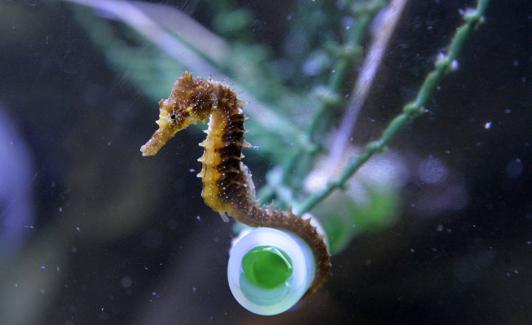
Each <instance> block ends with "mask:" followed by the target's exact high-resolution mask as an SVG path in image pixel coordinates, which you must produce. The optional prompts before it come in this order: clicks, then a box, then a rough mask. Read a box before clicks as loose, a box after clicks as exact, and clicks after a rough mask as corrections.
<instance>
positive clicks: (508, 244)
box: [0, 0, 532, 324]
mask: <svg viewBox="0 0 532 325" xmlns="http://www.w3.org/2000/svg"><path fill="white" fill-rule="evenodd" d="M75 2H76V1H38V0H0V77H1V81H0V324H100V323H102V324H106V323H107V324H197V323H212V324H226V323H228V324H235V323H238V324H248V323H253V324H255V323H257V324H261V323H268V324H270V323H273V324H293V323H298V322H305V323H309V324H322V323H327V324H346V323H353V324H354V323H358V324H455V323H463V324H528V323H531V322H532V316H531V315H530V312H529V311H530V309H531V308H532V186H531V185H532V169H531V167H530V166H531V165H530V163H531V160H532V112H531V109H532V4H530V3H528V2H527V1H524V0H523V1H518V0H512V1H491V2H490V5H489V7H488V9H487V11H486V13H485V15H484V22H483V23H482V24H480V25H479V26H478V28H477V29H476V30H475V31H474V33H473V34H472V35H471V37H470V38H469V39H468V40H467V42H466V43H465V44H464V46H463V48H462V51H461V53H460V54H459V57H458V59H457V63H456V66H455V67H454V68H453V69H454V71H452V73H449V74H448V75H446V76H445V78H444V79H443V81H442V82H441V83H440V85H439V86H438V88H436V91H435V92H434V94H433V96H432V97H431V98H430V100H429V103H428V104H427V106H426V112H425V113H424V114H423V115H422V116H420V117H419V118H418V119H416V120H415V121H414V122H413V123H411V124H409V125H408V126H407V127H406V128H405V129H404V130H402V131H401V132H399V133H398V134H397V135H396V136H395V138H394V139H393V141H392V143H391V144H390V145H389V146H388V149H387V150H386V151H385V152H384V153H383V154H382V155H380V156H375V159H379V157H381V158H380V159H381V160H382V159H388V160H386V161H387V162H388V164H385V165H384V167H382V165H379V164H374V165H372V164H371V160H370V162H368V164H367V166H365V168H366V171H365V172H364V169H362V170H361V173H360V174H364V173H366V174H371V171H373V172H375V173H384V174H386V175H388V176H387V177H388V178H386V177H385V178H384V179H385V180H386V181H385V182H384V183H379V185H378V186H375V187H371V186H372V185H368V183H365V181H364V178H363V175H362V176H360V177H359V179H357V181H358V182H361V183H362V184H363V185H364V186H366V185H367V186H370V187H371V190H370V191H369V192H371V193H373V194H375V193H377V194H375V196H372V198H378V200H379V201H377V199H375V200H376V201H372V202H377V203H375V204H374V205H370V206H369V207H366V208H360V205H357V202H360V200H361V199H360V198H359V197H357V193H358V192H357V191H356V189H357V187H356V184H355V185H353V184H352V185H353V188H354V190H353V191H352V192H348V194H346V195H347V196H349V195H352V197H349V198H348V199H350V200H352V201H353V203H352V204H353V205H350V206H349V208H348V209H347V208H346V209H347V211H346V212H345V211H343V210H342V211H340V210H341V209H339V208H338V207H339V205H338V202H339V201H334V199H336V200H341V199H342V197H340V196H336V197H331V198H330V200H329V201H324V202H323V204H321V205H320V206H318V208H317V209H316V210H315V212H319V213H320V214H321V215H324V216H327V217H328V215H329V214H330V215H331V217H330V218H334V214H342V213H344V214H350V213H352V214H353V215H356V218H359V219H356V221H355V222H353V225H352V227H354V228H355V229H356V230H353V231H350V232H349V234H348V235H345V238H344V240H343V241H342V242H340V243H339V244H338V246H337V247H336V248H335V249H336V251H335V254H334V256H333V258H332V273H331V276H330V278H329V280H328V282H327V283H326V284H325V285H324V287H322V288H321V290H320V291H319V292H318V293H317V294H316V295H315V296H313V297H311V298H310V299H309V300H308V301H304V302H303V303H301V304H299V305H297V306H296V307H295V308H294V309H292V310H290V311H288V312H286V313H284V314H281V315H278V316H272V317H263V316H258V315H254V314H252V313H250V312H248V311H246V310H245V309H244V308H242V307H241V306H240V305H239V304H238V303H237V302H236V301H235V299H234V298H233V296H232V295H231V292H230V291H229V288H228V285H227V275H226V268H227V259H228V251H229V248H230V246H231V240H232V238H233V237H234V236H235V229H234V227H233V225H232V223H225V222H223V221H222V220H221V219H220V217H219V216H218V214H216V213H214V212H212V211H211V210H210V209H209V208H208V207H207V206H205V204H204V203H203V200H202V198H201V196H200V193H201V182H200V181H199V179H198V178H196V174H197V173H198V172H199V169H200V164H199V163H198V162H197V161H196V159H197V158H198V157H199V156H200V155H201V148H200V147H198V145H197V144H198V143H199V142H200V141H202V139H203V134H202V133H201V132H197V130H191V131H190V132H188V133H187V134H186V135H181V136H180V137H179V139H176V140H174V141H172V142H171V143H169V144H168V145H167V147H165V149H164V150H162V151H161V152H160V153H159V154H158V155H157V156H156V157H155V158H149V159H148V158H143V157H142V156H141V154H140V152H139V148H140V146H141V145H142V144H143V143H145V142H146V140H147V139H148V138H149V136H151V134H152V132H153V130H154V127H155V126H154V121H155V119H156V114H157V109H158V105H157V102H158V100H159V99H160V98H165V97H167V96H168V93H169V92H170V87H171V86H172V83H173V81H174V80H175V79H176V78H177V77H179V76H180V75H181V73H182V72H183V71H184V70H187V69H188V70H191V71H192V72H193V73H194V74H195V75H199V76H202V77H205V78H208V77H209V76H213V77H216V78H217V79H218V77H221V78H222V79H223V80H222V81H227V82H228V84H229V85H238V91H237V93H238V94H239V96H240V95H241V94H242V95H243V96H245V102H246V103H245V107H244V110H245V112H246V113H247V111H246V109H247V107H248V106H249V111H250V112H251V113H248V114H249V115H250V119H249V120H248V121H249V136H250V139H251V140H250V141H251V142H252V144H253V145H254V146H256V147H255V148H251V149H249V150H247V151H246V156H247V158H246V159H245V162H246V164H247V165H248V167H249V168H250V170H251V171H252V172H253V178H254V181H255V184H256V186H257V190H258V191H259V193H264V192H260V189H261V188H264V187H268V186H269V189H271V190H272V191H273V192H275V190H276V186H277V185H275V184H276V183H275V181H272V178H275V177H274V176H275V175H276V174H275V171H276V170H279V168H282V166H286V161H285V160H286V158H287V157H288V156H289V155H290V154H291V153H293V152H295V151H297V150H299V149H297V148H298V147H297V145H298V144H297V143H298V142H297V141H298V140H297V139H298V138H297V132H296V131H293V130H290V129H283V128H282V127H278V128H277V129H275V126H272V127H271V128H269V127H268V125H269V124H268V122H269V121H268V118H264V116H269V115H264V114H263V115H261V114H260V113H252V112H260V110H259V108H260V107H259V105H258V104H257V103H259V102H260V103H264V107H266V108H267V109H270V108H272V107H273V108H272V111H273V112H275V114H277V115H275V116H281V117H283V118H284V119H286V120H288V121H292V123H293V124H294V125H295V126H298V127H300V128H301V129H305V127H306V126H307V124H308V121H309V118H310V117H309V114H310V113H311V112H312V111H313V110H314V109H315V107H317V106H319V105H321V104H319V103H320V100H322V101H323V100H324V99H323V96H325V97H326V96H328V95H330V94H325V95H323V93H320V91H322V90H323V89H322V88H323V87H322V85H326V84H327V82H328V80H329V77H330V76H331V75H333V74H334V73H336V72H337V71H336V70H335V68H334V67H335V62H336V61H335V60H340V59H341V58H342V56H341V55H339V54H338V53H336V52H335V50H334V47H335V44H336V45H337V43H341V42H342V39H343V37H344V36H345V34H344V33H348V31H349V30H351V29H354V28H355V27H356V24H357V16H356V15H355V16H350V15H349V13H348V12H347V11H346V10H344V9H345V8H346V6H348V5H351V3H352V2H355V3H362V4H364V3H377V2H378V1H347V0H346V1H325V0H315V1H310V0H309V1H304V0H301V1H296V0H287V1H257V0H246V1H229V0H224V1H149V2H142V3H141V2H134V3H133V2H132V3H133V5H134V8H140V10H141V12H144V13H147V14H148V16H149V17H150V18H151V19H152V21H154V22H156V23H157V24H159V25H160V26H164V28H163V29H164V30H172V29H174V30H176V31H178V32H176V33H177V34H176V35H177V36H175V37H176V39H181V40H183V39H184V40H183V42H182V43H180V44H182V45H183V46H184V48H185V49H186V48H193V49H195V51H196V53H200V54H201V55H202V57H206V58H208V61H209V62H210V64H211V65H202V64H194V62H196V61H194V60H195V57H192V58H191V57H188V56H183V57H182V58H183V61H179V58H176V57H172V56H171V55H168V53H165V52H164V48H162V47H161V46H158V45H157V44H155V45H154V43H150V42H149V40H146V39H144V38H142V37H140V36H139V34H138V31H137V32H132V31H131V28H132V26H134V25H135V24H134V23H135V22H138V21H139V20H135V17H138V16H131V17H133V18H131V19H132V21H130V22H129V23H128V22H127V21H126V22H124V20H122V19H119V18H117V17H118V16H116V15H115V16H114V15H112V14H111V13H110V12H108V11H106V10H105V8H99V9H94V8H89V7H90V6H89V7H88V6H81V5H80V4H79V3H78V4H76V3H75ZM79 2H83V1H79ZM112 2H113V1H110V2H105V1H103V2H101V3H107V4H109V3H112ZM93 3H99V1H94V2H93ZM385 3H386V2H383V5H384V4H385ZM475 3H476V2H475V1H438V0H431V1H415V0H410V1H407V2H406V5H405V7H404V9H403V12H402V14H401V16H400V17H399V20H398V23H397V25H396V26H395V27H394V30H393V33H392V34H391V38H390V41H389V43H388V44H387V46H386V51H385V54H384V56H383V58H382V62H381V63H380V65H379V67H378V72H377V74H376V79H375V82H374V83H372V84H371V90H370V91H369V93H368V95H367V98H366V100H365V102H364V105H363V106H362V109H361V111H360V114H359V115H358V120H357V123H356V127H354V128H353V130H350V135H351V136H350V137H349V142H350V144H349V149H345V150H344V151H345V153H346V154H349V155H356V152H357V150H358V149H357V148H360V146H363V145H364V144H366V143H368V142H369V141H371V140H373V139H375V138H377V137H378V136H379V135H380V132H381V131H382V129H384V128H385V126H386V125H387V124H388V123H389V121H390V120H391V119H393V117H394V116H396V115H397V114H398V113H400V112H401V109H402V107H403V105H404V104H405V103H407V102H408V101H410V100H411V99H412V98H414V97H415V96H416V93H417V91H418V88H419V85H420V84H421V83H422V81H423V79H424V78H425V75H426V74H427V73H428V72H429V71H430V70H431V69H432V68H433V66H434V62H435V61H436V60H437V58H438V53H442V51H444V49H445V47H446V46H447V44H448V43H449V40H450V39H451V37H452V35H453V33H454V32H455V30H456V28H457V27H458V26H459V25H461V24H462V16H461V12H462V10H464V9H466V8H469V7H474V6H475ZM124 12H125V11H124ZM177 13H179V14H184V15H186V16H189V17H191V18H192V19H193V20H194V21H195V22H197V23H199V24H201V25H203V26H205V27H206V28H207V29H208V30H211V31H212V32H213V33H214V34H215V35H218V36H217V37H216V38H208V39H207V38H203V37H211V36H209V35H206V34H201V33H199V34H193V32H194V31H196V32H197V26H196V25H195V24H196V23H194V22H189V21H185V20H180V18H179V19H178V17H180V16H176V15H174V14H177ZM376 13H377V11H376V12H375V14H376ZM375 19H377V18H375ZM187 26H188V29H187V28H186V27H187ZM191 26H192V27H191ZM195 26H196V27H195ZM377 26H378V25H377ZM137 27H138V26H137ZM141 27H142V26H141ZM141 27H139V28H141ZM144 28H146V25H144ZM194 28H196V29H194ZM368 28H369V27H368ZM346 31H347V32H346ZM378 32H379V31H378V30H377V31H373V32H372V31H370V30H369V29H368V31H366V35H370V34H371V33H378ZM179 33H181V34H179ZM186 33H190V34H188V35H189V38H188V39H186V37H187V36H186ZM149 35H152V36H153V35H154V34H149ZM190 35H192V36H190ZM202 35H203V36H202ZM143 37H145V35H144V36H143ZM202 40H203V41H202ZM220 40H223V42H222V41H220ZM164 44H170V43H164V42H163V44H162V45H164ZM159 45H161V44H159ZM360 46H361V49H362V50H361V51H362V53H366V54H367V53H368V49H369V48H370V47H371V37H370V36H367V37H366V38H364V39H363V41H362V42H361V44H360ZM364 49H365V52H364ZM183 51H184V52H183V53H186V52H185V50H183ZM202 51H203V52H202ZM224 51H227V53H226V52H224ZM331 53H332V54H331ZM335 53H336V54H335ZM349 53H351V54H353V55H361V59H360V60H359V61H360V62H359V67H360V66H364V65H363V64H364V63H363V60H362V57H363V54H360V53H359V54H356V53H355V52H349ZM186 58H191V59H190V60H191V61H185V59H186ZM190 62H192V63H191V65H188V64H189V63H190ZM211 66H215V67H217V70H216V72H215V70H213V69H211V68H210V67H211ZM359 67H358V68H355V67H353V68H352V69H351V70H348V73H347V76H346V77H345V80H344V82H343V83H342V85H341V86H339V87H338V89H337V93H338V94H340V95H342V96H341V97H343V95H345V96H346V98H347V97H349V94H350V93H351V90H352V89H353V87H354V84H355V83H356V82H355V80H356V75H357V72H358V71H360V70H362V68H359ZM210 69H211V70H210ZM224 78H227V79H224ZM240 85H242V86H243V87H241V88H240ZM241 89H242V90H241ZM249 94H251V95H249ZM246 96H247V97H246ZM320 96H322V97H320ZM326 100H327V99H325V101H326ZM317 103H318V104H317ZM344 104H345V103H344ZM343 108H345V107H339V109H338V110H337V111H335V112H333V113H331V114H330V116H327V118H326V119H324V120H327V125H325V126H322V127H321V129H320V128H318V131H317V133H316V137H315V138H316V141H317V142H319V143H322V145H323V146H324V147H325V149H324V152H327V148H332V147H334V145H335V143H334V140H330V138H331V137H332V138H333V137H334V136H333V135H334V134H335V132H336V131H337V130H338V129H340V126H339V125H341V121H342V116H343V115H342V109H343ZM261 116H262V119H261ZM284 119H283V121H284ZM246 123H248V122H246ZM254 123H256V124H254ZM324 123H325V122H324ZM246 125H248V124H246ZM351 131H352V132H351ZM323 156H326V154H324V155H323ZM340 156H342V155H340ZM383 157H384V158H383ZM337 158H338V157H337ZM341 159H344V158H343V156H342V157H340V158H338V159H337V160H341ZM317 161H318V159H317ZM333 162H334V164H333V163H332V162H331V160H321V161H318V162H317V163H315V164H313V169H312V171H310V168H307V169H308V170H307V169H305V167H304V166H303V167H301V168H300V169H298V170H296V172H294V173H293V174H291V175H292V176H291V178H292V183H289V184H288V185H287V187H288V188H291V189H292V190H293V191H294V192H295V194H294V195H296V196H297V197H296V198H294V200H296V199H297V201H300V200H302V199H303V196H301V197H299V195H300V194H299V193H300V192H301V193H312V191H313V185H312V184H314V183H313V180H314V181H315V182H318V183H320V182H321V180H320V177H321V176H320V175H321V174H320V173H324V170H325V171H327V170H328V169H335V168H337V166H336V165H335V164H336V163H337V161H333ZM331 164H332V165H331ZM333 165H334V166H333ZM279 166H281V167H279ZM272 171H273V172H272ZM298 172H299V174H298ZM326 174H327V173H326ZM268 175H270V176H271V177H268ZM272 175H273V176H272ZM316 175H317V176H316ZM390 175H391V176H390ZM355 177H356V175H355ZM316 179H317V181H316ZM272 184H273V185H272ZM371 184H374V183H371ZM383 184H384V185H383ZM285 185H286V184H285ZM272 188H273V189H272ZM282 189H283V187H282V186H281V191H278V192H279V193H277V194H271V195H273V196H274V197H275V195H277V197H275V198H273V200H270V201H273V202H274V204H278V205H279V206H280V207H284V208H286V206H287V205H290V202H291V201H290V200H291V199H292V197H291V196H289V198H288V200H286V198H283V192H282ZM277 190H278V189H277ZM301 195H302V194H301ZM283 200H284V201H283ZM342 202H343V201H342ZM283 205H284V206H283ZM383 207H387V210H386V209H384V208H383ZM383 209H384V212H383ZM339 211H340V212H339ZM340 217H341V216H340ZM322 218H326V217H322ZM350 225H351V224H350ZM355 226H356V227H355Z"/></svg>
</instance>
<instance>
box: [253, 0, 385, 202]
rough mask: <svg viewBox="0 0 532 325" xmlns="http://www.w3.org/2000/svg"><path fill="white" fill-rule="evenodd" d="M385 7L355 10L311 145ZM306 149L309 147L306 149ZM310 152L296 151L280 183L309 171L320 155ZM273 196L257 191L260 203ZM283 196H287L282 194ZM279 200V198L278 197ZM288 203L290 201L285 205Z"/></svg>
mask: <svg viewBox="0 0 532 325" xmlns="http://www.w3.org/2000/svg"><path fill="white" fill-rule="evenodd" d="M385 5H386V1H385V0H371V1H368V2H367V3H365V4H364V5H363V6H361V7H358V8H355V9H354V11H355V16H356V25H355V26H354V28H352V29H350V30H349V31H348V32H347V33H346V42H345V44H344V45H343V46H342V47H341V49H340V50H339V58H338V60H337V61H336V63H335V65H334V67H333V69H332V71H333V73H332V75H331V77H330V79H329V82H328V86H327V91H326V93H325V94H323V95H322V96H321V97H322V98H321V105H320V106H319V107H318V109H317V110H316V111H315V113H314V114H313V116H312V118H311V122H310V126H309V128H308V129H307V132H306V134H307V139H308V140H309V141H310V142H311V143H316V142H317V141H316V140H315V136H316V134H318V133H319V131H320V130H321V129H322V128H323V127H325V126H326V125H327V124H328V120H329V119H330V116H332V113H333V112H336V111H337V110H338V109H339V108H341V107H342V106H343V105H344V104H345V101H344V100H342V98H343V96H342V95H341V92H342V88H343V87H344V85H345V83H346V81H347V79H348V77H349V75H350V74H349V72H350V71H351V70H352V69H353V66H356V65H357V64H359V63H360V62H361V58H362V42H363V41H364V37H365V36H366V35H367V32H368V29H369V25H370V23H371V21H372V20H373V18H374V17H375V15H377V13H378V12H379V11H380V10H381V9H382V8H383V7H384V6H385ZM307 148H308V147H307ZM311 149H313V150H308V149H307V150H304V149H303V148H301V149H297V150H295V151H294V152H293V153H292V154H291V155H290V157H289V158H288V159H287V160H286V162H285V164H284V165H283V169H282V173H281V182H282V184H284V185H285V187H284V188H285V189H286V188H287V186H293V185H294V184H292V183H293V182H292V181H291V180H290V178H293V179H301V178H302V175H304V174H306V173H307V172H308V170H309V169H310V168H312V161H313V160H314V158H315V157H316V155H317V154H318V153H319V152H320V147H319V145H317V144H316V145H315V146H314V147H313V148H311ZM299 162H301V168H300V169H301V170H299V172H298V173H297V175H292V174H291V173H290V171H292V170H293V169H294V168H295V167H297V165H298V164H299ZM275 196H276V187H275V186H272V185H270V184H267V185H265V186H264V187H263V188H262V189H261V190H260V191H259V195H258V197H259V200H260V201H261V202H262V203H266V202H268V201H270V200H272V199H273V198H274V197H275ZM283 197H286V195H283ZM278 198H279V199H281V197H279V196H278ZM284 203H285V204H290V203H291V202H284Z"/></svg>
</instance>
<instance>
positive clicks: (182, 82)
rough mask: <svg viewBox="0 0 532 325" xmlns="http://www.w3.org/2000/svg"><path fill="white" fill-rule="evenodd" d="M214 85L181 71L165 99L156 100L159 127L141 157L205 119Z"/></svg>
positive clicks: (210, 106)
mask: <svg viewBox="0 0 532 325" xmlns="http://www.w3.org/2000/svg"><path fill="white" fill-rule="evenodd" d="M214 90H215V84H213V83H210V82H207V81H205V80H203V79H199V78H197V79H194V78H192V74H191V73H190V72H185V73H184V74H183V75H182V76H181V77H180V78H179V79H177V81H176V82H175V84H174V87H173V89H172V93H171V94H170V97H168V98H167V99H162V100H160V101H159V119H158V120H157V121H156V122H155V123H157V125H158V126H159V128H158V129H157V130H156V131H155V133H154V134H153V135H152V137H151V138H150V140H148V142H146V144H144V145H143V146H142V147H141V148H140V151H141V152H142V155H143V156H153V155H155V154H157V152H159V150H160V149H161V148H162V147H163V146H164V145H165V144H166V143H167V142H168V141H169V140H170V139H171V138H173V137H174V136H175V135H176V133H177V132H179V131H181V130H183V129H185V128H187V127H188V126H190V125H191V124H195V123H198V122H203V121H205V120H206V119H207V117H208V116H209V114H210V111H211V109H212V107H213V103H214V101H215V100H216V94H215V91H214Z"/></svg>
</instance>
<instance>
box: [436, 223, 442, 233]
mask: <svg viewBox="0 0 532 325" xmlns="http://www.w3.org/2000/svg"><path fill="white" fill-rule="evenodd" d="M436 231H437V232H442V231H443V225H442V224H441V223H440V224H439V225H438V226H436Z"/></svg>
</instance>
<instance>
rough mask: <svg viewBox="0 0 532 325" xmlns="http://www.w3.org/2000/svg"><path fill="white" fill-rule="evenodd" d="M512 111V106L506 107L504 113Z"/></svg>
mask: <svg viewBox="0 0 532 325" xmlns="http://www.w3.org/2000/svg"><path fill="white" fill-rule="evenodd" d="M511 112H512V109H511V108H505V109H504V114H510V113H511Z"/></svg>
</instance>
